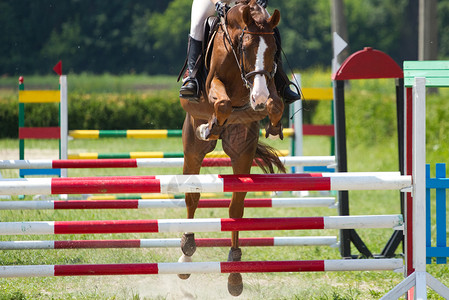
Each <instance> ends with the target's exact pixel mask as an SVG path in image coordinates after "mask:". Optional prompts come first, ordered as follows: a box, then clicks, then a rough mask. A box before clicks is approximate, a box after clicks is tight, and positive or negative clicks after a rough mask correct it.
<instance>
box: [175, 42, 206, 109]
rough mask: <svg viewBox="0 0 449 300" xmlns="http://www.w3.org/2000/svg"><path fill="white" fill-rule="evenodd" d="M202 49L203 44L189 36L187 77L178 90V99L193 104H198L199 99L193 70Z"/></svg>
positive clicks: (195, 72) (197, 83) (198, 89)
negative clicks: (186, 100) (183, 99)
mask: <svg viewBox="0 0 449 300" xmlns="http://www.w3.org/2000/svg"><path fill="white" fill-rule="evenodd" d="M202 47H203V42H201V41H197V40H195V39H194V38H192V37H191V36H190V35H189V45H188V47H187V70H188V71H189V76H188V77H187V78H185V80H184V82H183V84H182V86H181V89H180V90H179V97H182V98H185V99H188V100H189V101H193V102H199V99H200V84H199V82H198V80H197V78H196V74H197V70H195V66H196V64H197V61H198V57H199V56H200V54H201V50H202Z"/></svg>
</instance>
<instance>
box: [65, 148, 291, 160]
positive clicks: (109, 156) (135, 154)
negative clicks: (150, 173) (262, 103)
mask: <svg viewBox="0 0 449 300" xmlns="http://www.w3.org/2000/svg"><path fill="white" fill-rule="evenodd" d="M277 154H278V156H287V155H288V154H289V151H288V150H277ZM183 157H184V153H183V152H160V151H155V152H125V153H97V152H87V153H78V154H69V155H68V159H137V158H183ZM226 157H229V156H228V155H227V154H226V153H225V152H224V151H213V152H211V153H208V154H206V158H226Z"/></svg>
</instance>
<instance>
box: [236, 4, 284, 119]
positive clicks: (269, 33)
mask: <svg viewBox="0 0 449 300" xmlns="http://www.w3.org/2000/svg"><path fill="white" fill-rule="evenodd" d="M234 8H235V10H234V9H231V10H230V11H229V13H228V24H229V25H230V27H231V28H232V33H231V35H232V40H233V43H234V46H235V47H237V49H236V53H237V55H238V60H239V64H240V69H241V72H242V79H243V81H244V83H245V84H246V86H247V87H248V88H249V89H250V103H251V107H252V108H253V109H254V110H256V111H259V110H264V109H265V107H266V103H267V100H268V98H269V97H270V92H269V89H268V85H269V84H273V82H272V81H273V77H274V74H275V72H276V63H275V54H276V41H275V38H274V32H273V29H274V28H275V27H276V26H277V25H278V23H279V21H280V13H279V11H278V10H275V11H274V13H273V15H272V16H270V15H269V14H268V12H267V11H266V10H265V9H264V8H262V7H261V6H259V5H258V4H257V3H256V0H251V1H248V4H243V5H237V6H235V7H234ZM232 18H234V19H235V23H234V24H233V25H232V21H231V19H232Z"/></svg>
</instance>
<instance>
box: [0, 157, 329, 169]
mask: <svg viewBox="0 0 449 300" xmlns="http://www.w3.org/2000/svg"><path fill="white" fill-rule="evenodd" d="M279 159H280V160H281V162H282V163H283V164H284V165H285V166H286V167H293V166H329V167H331V166H334V165H335V156H284V157H279ZM183 164H184V158H182V157H181V158H147V159H145V158H137V159H69V160H50V159H34V160H33V159H29V160H0V169H61V168H65V169H70V168H78V169H84V168H171V167H173V168H174V167H176V168H180V167H182V166H183ZM203 166H205V167H219V166H231V160H230V159H229V158H205V159H204V161H203Z"/></svg>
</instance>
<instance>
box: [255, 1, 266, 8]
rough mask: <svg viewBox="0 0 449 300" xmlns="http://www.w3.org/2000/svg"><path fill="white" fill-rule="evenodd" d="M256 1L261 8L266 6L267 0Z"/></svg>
mask: <svg viewBox="0 0 449 300" xmlns="http://www.w3.org/2000/svg"><path fill="white" fill-rule="evenodd" d="M256 2H257V4H259V5H260V6H262V7H263V8H267V5H268V0H257V1H256Z"/></svg>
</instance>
